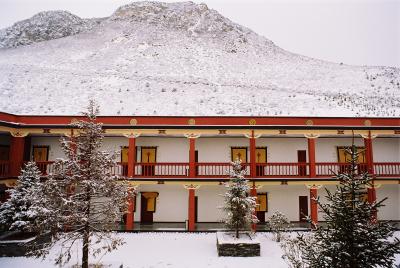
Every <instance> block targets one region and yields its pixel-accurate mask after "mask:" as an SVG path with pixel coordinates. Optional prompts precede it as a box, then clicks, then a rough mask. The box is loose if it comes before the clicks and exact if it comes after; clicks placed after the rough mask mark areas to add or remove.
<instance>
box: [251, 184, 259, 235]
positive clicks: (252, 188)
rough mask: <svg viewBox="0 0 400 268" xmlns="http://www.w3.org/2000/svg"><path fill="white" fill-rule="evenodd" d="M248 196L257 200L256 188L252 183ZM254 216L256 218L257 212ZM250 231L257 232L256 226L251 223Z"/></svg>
mask: <svg viewBox="0 0 400 268" xmlns="http://www.w3.org/2000/svg"><path fill="white" fill-rule="evenodd" d="M250 195H251V196H252V197H255V198H257V188H256V185H255V183H254V181H253V185H252V186H251V188H250ZM254 216H257V212H256V211H255V212H254ZM251 229H252V230H253V231H254V232H255V231H256V230H257V224H256V223H253V224H252V225H251Z"/></svg>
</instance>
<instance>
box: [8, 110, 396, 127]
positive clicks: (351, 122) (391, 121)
mask: <svg viewBox="0 0 400 268" xmlns="http://www.w3.org/2000/svg"><path fill="white" fill-rule="evenodd" d="M73 118H76V119H84V117H83V116H73V115H66V116H56V115H55V116H49V115H12V114H7V113H1V112H0V121H4V122H9V123H19V124H26V125H35V124H46V125H53V124H55V125H68V124H70V123H71V119H73ZM132 118H135V119H136V120H137V124H138V125H188V120H189V119H192V118H194V119H195V124H196V125H217V126H224V125H243V126H246V125H249V121H250V120H251V119H256V124H257V125H277V126H279V125H290V126H305V125H306V121H307V120H312V121H313V125H314V126H365V120H369V121H370V122H371V126H400V118H378V117H257V116H252V117H250V116H236V117H233V116H232V117H229V116H224V117H222V116H99V117H98V118H97V120H98V122H101V123H103V124H110V125H127V126H129V125H130V120H131V119H132Z"/></svg>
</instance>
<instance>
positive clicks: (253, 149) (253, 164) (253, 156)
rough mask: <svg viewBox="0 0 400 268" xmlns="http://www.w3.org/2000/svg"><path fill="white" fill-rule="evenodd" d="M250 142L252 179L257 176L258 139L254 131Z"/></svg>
mask: <svg viewBox="0 0 400 268" xmlns="http://www.w3.org/2000/svg"><path fill="white" fill-rule="evenodd" d="M249 141H250V177H251V178H254V177H255V176H256V138H255V136H254V130H252V131H251V136H250V137H249Z"/></svg>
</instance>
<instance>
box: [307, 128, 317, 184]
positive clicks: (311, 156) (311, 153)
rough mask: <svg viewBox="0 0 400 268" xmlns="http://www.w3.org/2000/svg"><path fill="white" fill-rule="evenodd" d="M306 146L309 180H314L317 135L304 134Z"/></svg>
mask: <svg viewBox="0 0 400 268" xmlns="http://www.w3.org/2000/svg"><path fill="white" fill-rule="evenodd" d="M305 137H306V138H307V144H308V164H309V169H310V178H315V177H316V176H317V170H316V165H315V140H316V139H317V138H318V137H319V135H315V134H306V135H305Z"/></svg>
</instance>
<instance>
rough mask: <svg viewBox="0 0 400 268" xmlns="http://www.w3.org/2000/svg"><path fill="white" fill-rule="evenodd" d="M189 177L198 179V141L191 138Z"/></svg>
mask: <svg viewBox="0 0 400 268" xmlns="http://www.w3.org/2000/svg"><path fill="white" fill-rule="evenodd" d="M189 177H190V178H195V177H196V139H195V138H189Z"/></svg>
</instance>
